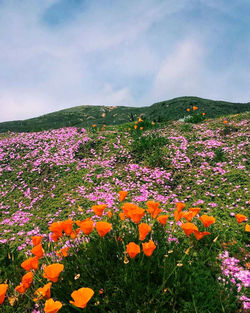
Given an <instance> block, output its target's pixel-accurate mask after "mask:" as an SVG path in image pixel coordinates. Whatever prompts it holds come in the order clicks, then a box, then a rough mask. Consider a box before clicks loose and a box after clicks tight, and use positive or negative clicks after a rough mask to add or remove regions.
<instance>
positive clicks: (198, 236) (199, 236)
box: [194, 230, 211, 240]
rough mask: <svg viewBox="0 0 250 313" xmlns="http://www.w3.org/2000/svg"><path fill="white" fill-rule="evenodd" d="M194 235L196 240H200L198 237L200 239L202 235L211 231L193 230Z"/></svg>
mask: <svg viewBox="0 0 250 313" xmlns="http://www.w3.org/2000/svg"><path fill="white" fill-rule="evenodd" d="M194 235H195V238H196V239H197V240H200V239H202V238H203V237H204V236H207V235H211V233H209V232H208V231H203V232H200V231H198V230H195V231H194Z"/></svg>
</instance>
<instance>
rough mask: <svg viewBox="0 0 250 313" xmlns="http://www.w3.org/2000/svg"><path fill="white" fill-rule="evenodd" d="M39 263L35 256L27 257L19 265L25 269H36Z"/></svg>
mask: <svg viewBox="0 0 250 313" xmlns="http://www.w3.org/2000/svg"><path fill="white" fill-rule="evenodd" d="M38 265H39V258H38V257H37V256H35V257H33V258H29V259H27V260H25V261H23V263H21V267H22V268H23V269H25V271H30V270H31V269H34V270H37V269H38Z"/></svg>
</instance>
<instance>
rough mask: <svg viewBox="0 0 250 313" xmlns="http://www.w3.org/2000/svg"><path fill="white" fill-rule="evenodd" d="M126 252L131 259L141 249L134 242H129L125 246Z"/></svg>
mask: <svg viewBox="0 0 250 313" xmlns="http://www.w3.org/2000/svg"><path fill="white" fill-rule="evenodd" d="M126 247H127V250H126V251H127V253H128V255H129V256H130V258H131V259H133V258H135V257H136V256H137V254H138V253H140V251H141V249H140V246H139V245H137V244H136V243H134V242H130V243H129V244H128V245H127V246H126Z"/></svg>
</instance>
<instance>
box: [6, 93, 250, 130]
mask: <svg viewBox="0 0 250 313" xmlns="http://www.w3.org/2000/svg"><path fill="white" fill-rule="evenodd" d="M193 105H195V106H198V107H199V110H200V111H202V112H205V113H206V117H208V118H214V117H220V116H222V115H228V114H237V113H241V112H246V111H249V110H250V102H248V103H231V102H226V101H214V100H208V99H202V98H198V97H179V98H175V99H171V100H168V101H162V102H158V103H154V104H153V105H151V106H148V107H140V108H135V107H124V106H109V107H108V106H94V105H93V106H90V105H89V106H77V107H73V108H70V109H65V110H61V111H57V112H54V113H50V114H46V115H42V116H39V117H36V118H32V119H27V120H22V121H11V122H4V123H0V132H7V131H13V132H29V131H42V130H48V129H57V128H61V127H68V126H75V127H88V126H91V125H92V124H96V125H103V124H106V125H119V124H122V123H127V122H131V121H133V120H136V119H137V118H138V117H139V116H144V119H145V118H146V119H148V120H150V121H156V122H161V121H162V122H164V121H169V120H178V119H180V118H183V117H184V115H185V114H186V109H187V108H188V107H192V106H193Z"/></svg>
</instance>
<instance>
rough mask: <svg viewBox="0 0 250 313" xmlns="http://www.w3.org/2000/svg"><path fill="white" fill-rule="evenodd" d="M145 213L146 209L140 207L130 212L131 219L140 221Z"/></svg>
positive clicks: (135, 221)
mask: <svg viewBox="0 0 250 313" xmlns="http://www.w3.org/2000/svg"><path fill="white" fill-rule="evenodd" d="M144 214H145V210H144V209H142V208H139V207H138V208H137V209H135V210H132V211H131V212H130V213H129V215H130V218H131V220H132V221H133V222H134V223H136V224H138V223H140V220H141V219H142V217H143V215H144Z"/></svg>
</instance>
